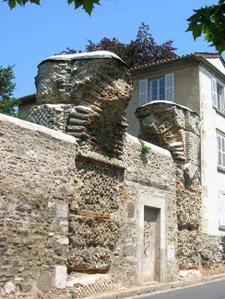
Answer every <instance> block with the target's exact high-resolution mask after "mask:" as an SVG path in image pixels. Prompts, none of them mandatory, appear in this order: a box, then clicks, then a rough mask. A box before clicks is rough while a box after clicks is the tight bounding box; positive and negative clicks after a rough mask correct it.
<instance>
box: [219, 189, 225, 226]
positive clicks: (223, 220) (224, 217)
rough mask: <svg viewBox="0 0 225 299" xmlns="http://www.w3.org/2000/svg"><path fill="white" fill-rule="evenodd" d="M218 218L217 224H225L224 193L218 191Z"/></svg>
mask: <svg viewBox="0 0 225 299" xmlns="http://www.w3.org/2000/svg"><path fill="white" fill-rule="evenodd" d="M219 208H220V218H219V225H225V193H224V192H220V193H219Z"/></svg>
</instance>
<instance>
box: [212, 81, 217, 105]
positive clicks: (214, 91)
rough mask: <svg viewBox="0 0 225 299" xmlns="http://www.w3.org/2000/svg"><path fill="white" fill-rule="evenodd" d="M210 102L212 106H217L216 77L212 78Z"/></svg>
mask: <svg viewBox="0 0 225 299" xmlns="http://www.w3.org/2000/svg"><path fill="white" fill-rule="evenodd" d="M212 102H213V107H216V108H217V82H216V79H214V78H213V79H212Z"/></svg>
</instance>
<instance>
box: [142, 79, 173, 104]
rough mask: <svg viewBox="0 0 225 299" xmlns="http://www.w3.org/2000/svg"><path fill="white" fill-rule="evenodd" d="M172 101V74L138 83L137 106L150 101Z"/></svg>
mask: <svg viewBox="0 0 225 299" xmlns="http://www.w3.org/2000/svg"><path fill="white" fill-rule="evenodd" d="M156 100H159V101H164V100H167V101H174V74H173V73H171V74H166V75H165V76H162V77H159V78H155V79H151V80H149V79H144V80H140V81H139V106H142V105H145V104H147V103H149V102H152V101H156Z"/></svg>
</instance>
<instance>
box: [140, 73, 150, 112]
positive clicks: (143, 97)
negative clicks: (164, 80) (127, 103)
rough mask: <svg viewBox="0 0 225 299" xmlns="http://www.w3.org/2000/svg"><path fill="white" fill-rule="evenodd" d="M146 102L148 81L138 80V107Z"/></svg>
mask: <svg viewBox="0 0 225 299" xmlns="http://www.w3.org/2000/svg"><path fill="white" fill-rule="evenodd" d="M147 102H148V80H147V79H144V80H139V106H142V105H145V104H146V103H147Z"/></svg>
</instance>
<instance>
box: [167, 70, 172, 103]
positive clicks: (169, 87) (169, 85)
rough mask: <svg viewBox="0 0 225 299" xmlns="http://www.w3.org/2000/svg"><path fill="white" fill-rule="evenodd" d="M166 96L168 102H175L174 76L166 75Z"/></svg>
mask: <svg viewBox="0 0 225 299" xmlns="http://www.w3.org/2000/svg"><path fill="white" fill-rule="evenodd" d="M165 94H166V100H167V101H174V74H173V73H171V74H166V75H165Z"/></svg>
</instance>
